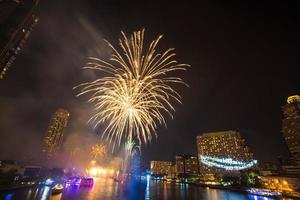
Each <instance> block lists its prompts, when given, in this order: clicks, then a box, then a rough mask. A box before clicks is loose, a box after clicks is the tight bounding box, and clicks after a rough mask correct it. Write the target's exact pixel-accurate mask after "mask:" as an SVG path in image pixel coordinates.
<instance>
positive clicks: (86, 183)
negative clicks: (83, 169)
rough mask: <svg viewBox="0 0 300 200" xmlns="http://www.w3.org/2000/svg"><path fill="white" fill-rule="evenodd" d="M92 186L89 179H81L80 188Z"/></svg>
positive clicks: (92, 180) (91, 180)
mask: <svg viewBox="0 0 300 200" xmlns="http://www.w3.org/2000/svg"><path fill="white" fill-rule="evenodd" d="M93 185H94V179H93V178H90V177H85V178H82V179H81V182H80V186H83V187H91V186H93Z"/></svg>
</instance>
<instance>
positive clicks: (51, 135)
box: [43, 109, 70, 157]
mask: <svg viewBox="0 0 300 200" xmlns="http://www.w3.org/2000/svg"><path fill="white" fill-rule="evenodd" d="M69 117H70V114H69V113H68V112H67V111H66V110H64V109H58V110H57V111H56V112H55V113H54V114H53V115H52V118H51V121H50V124H49V127H48V131H47V134H46V136H45V139H44V149H43V152H45V153H46V154H47V156H48V157H51V156H52V155H54V154H55V153H56V152H57V151H58V150H59V148H60V147H61V145H62V142H63V136H64V129H65V127H66V126H67V123H68V120H69Z"/></svg>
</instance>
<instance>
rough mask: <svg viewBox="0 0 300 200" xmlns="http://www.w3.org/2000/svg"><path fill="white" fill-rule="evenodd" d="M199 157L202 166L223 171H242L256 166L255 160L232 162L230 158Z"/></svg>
mask: <svg viewBox="0 0 300 200" xmlns="http://www.w3.org/2000/svg"><path fill="white" fill-rule="evenodd" d="M199 157H200V161H201V162H202V163H203V164H205V165H207V166H209V167H217V168H222V169H225V170H242V169H247V168H250V167H252V166H253V165H256V164H257V160H250V161H246V162H243V161H239V160H233V159H232V158H218V157H210V156H203V155H199Z"/></svg>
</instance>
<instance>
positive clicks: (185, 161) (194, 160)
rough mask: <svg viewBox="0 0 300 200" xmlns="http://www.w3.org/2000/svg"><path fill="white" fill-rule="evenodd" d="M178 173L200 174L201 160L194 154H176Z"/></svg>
mask: <svg viewBox="0 0 300 200" xmlns="http://www.w3.org/2000/svg"><path fill="white" fill-rule="evenodd" d="M176 172H177V175H179V176H180V175H198V174H199V160H198V157H197V156H193V155H176Z"/></svg>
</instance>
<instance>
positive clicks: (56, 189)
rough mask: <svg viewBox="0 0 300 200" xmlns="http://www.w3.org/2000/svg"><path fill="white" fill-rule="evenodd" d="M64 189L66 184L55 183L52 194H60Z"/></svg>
mask: <svg viewBox="0 0 300 200" xmlns="http://www.w3.org/2000/svg"><path fill="white" fill-rule="evenodd" d="M63 190H64V186H63V185H62V184H55V185H54V186H53V187H52V194H60V193H62V191H63Z"/></svg>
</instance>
